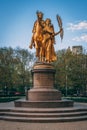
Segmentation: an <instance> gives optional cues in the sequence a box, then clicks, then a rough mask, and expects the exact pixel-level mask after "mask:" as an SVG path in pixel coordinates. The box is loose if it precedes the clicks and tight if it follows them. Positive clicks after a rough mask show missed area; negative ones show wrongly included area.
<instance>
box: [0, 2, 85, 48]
mask: <svg viewBox="0 0 87 130" xmlns="http://www.w3.org/2000/svg"><path fill="white" fill-rule="evenodd" d="M37 10H39V11H42V12H43V13H44V19H46V18H50V19H51V21H52V23H53V25H54V29H55V32H57V31H58V30H59V27H58V24H57V20H56V14H59V15H60V16H61V18H62V21H63V27H64V39H63V41H62V43H61V39H60V37H59V35H58V36H56V45H55V49H56V50H59V49H64V48H68V46H70V47H72V46H74V45H82V46H83V47H84V48H85V49H86V50H87V14H86V12H87V0H0V47H5V46H6V47H9V46H11V47H13V48H15V47H17V46H19V47H21V48H25V49H29V48H28V46H29V43H30V41H31V36H32V28H33V24H34V22H35V20H36V11H37Z"/></svg>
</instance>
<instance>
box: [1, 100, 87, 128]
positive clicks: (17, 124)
mask: <svg viewBox="0 0 87 130" xmlns="http://www.w3.org/2000/svg"><path fill="white" fill-rule="evenodd" d="M75 106H76V107H83V108H84V107H87V103H75ZM6 107H14V103H13V102H10V103H0V108H6ZM0 130H87V121H77V122H66V123H23V122H10V121H3V120H0Z"/></svg>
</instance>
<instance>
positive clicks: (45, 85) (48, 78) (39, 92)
mask: <svg viewBox="0 0 87 130" xmlns="http://www.w3.org/2000/svg"><path fill="white" fill-rule="evenodd" d="M32 80H33V87H32V89H30V90H29V91H28V95H27V100H25V101H15V106H16V107H28V108H60V107H72V106H73V101H64V100H61V93H60V91H58V90H56V89H54V82H55V69H54V67H53V65H52V64H48V63H36V64H35V65H34V66H33V69H32Z"/></svg>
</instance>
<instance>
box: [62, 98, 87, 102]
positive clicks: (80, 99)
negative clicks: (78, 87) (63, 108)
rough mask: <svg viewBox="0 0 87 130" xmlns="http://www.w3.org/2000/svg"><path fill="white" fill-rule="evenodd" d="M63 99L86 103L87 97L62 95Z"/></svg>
mask: <svg viewBox="0 0 87 130" xmlns="http://www.w3.org/2000/svg"><path fill="white" fill-rule="evenodd" d="M63 99H69V100H73V101H75V102H84V103H87V97H63Z"/></svg>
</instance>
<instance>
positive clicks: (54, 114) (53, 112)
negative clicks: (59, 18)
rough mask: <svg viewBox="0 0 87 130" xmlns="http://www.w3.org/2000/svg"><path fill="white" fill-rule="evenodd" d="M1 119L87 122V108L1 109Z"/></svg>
mask: <svg viewBox="0 0 87 130" xmlns="http://www.w3.org/2000/svg"><path fill="white" fill-rule="evenodd" d="M0 119H1V120H8V121H19V122H67V121H68V122H69V121H81V120H87V109H86V108H65V109H64V108H61V109H60V108H56V109H53V108H52V109H51V108H46V109H42V108H38V109H37V108H33V109H30V108H29V109H28V108H25V109H24V108H15V109H14V108H13V109H11V108H10V109H0Z"/></svg>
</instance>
